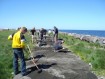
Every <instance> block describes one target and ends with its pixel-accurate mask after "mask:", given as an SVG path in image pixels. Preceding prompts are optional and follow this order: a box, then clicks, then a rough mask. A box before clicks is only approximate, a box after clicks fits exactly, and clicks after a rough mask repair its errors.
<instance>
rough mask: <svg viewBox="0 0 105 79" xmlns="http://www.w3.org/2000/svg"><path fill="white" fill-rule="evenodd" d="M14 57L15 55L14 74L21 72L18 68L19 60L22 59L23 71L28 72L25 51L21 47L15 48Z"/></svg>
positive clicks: (23, 72)
mask: <svg viewBox="0 0 105 79" xmlns="http://www.w3.org/2000/svg"><path fill="white" fill-rule="evenodd" d="M13 53H14V57H13V68H14V74H15V75H16V74H18V73H19V69H18V60H19V59H20V60H21V73H22V74H25V73H26V63H25V59H24V53H23V50H22V49H21V48H15V49H13Z"/></svg>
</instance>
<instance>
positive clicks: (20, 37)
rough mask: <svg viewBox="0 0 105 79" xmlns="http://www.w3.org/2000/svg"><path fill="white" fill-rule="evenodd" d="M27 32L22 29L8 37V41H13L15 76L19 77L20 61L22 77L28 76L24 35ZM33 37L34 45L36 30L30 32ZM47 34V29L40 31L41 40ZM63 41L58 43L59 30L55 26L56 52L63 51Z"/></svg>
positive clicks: (25, 29) (24, 28)
mask: <svg viewBox="0 0 105 79" xmlns="http://www.w3.org/2000/svg"><path fill="white" fill-rule="evenodd" d="M26 32H27V28H26V27H21V28H19V29H18V31H17V32H15V33H13V34H11V35H9V36H8V40H12V48H13V68H14V74H15V75H17V74H18V73H19V67H18V60H19V59H20V60H21V74H22V76H25V75H27V74H28V72H27V70H26V63H25V58H24V53H23V49H24V48H25V36H24V34H25V33H26ZM30 32H31V35H32V43H33V38H34V35H35V32H36V30H35V28H33V29H31V30H30ZM44 33H45V29H43V28H42V29H41V30H40V39H41V40H42V39H43V35H44ZM61 44H62V41H58V29H57V28H56V27H55V26H54V48H55V49H56V50H58V49H61V48H62V46H61Z"/></svg>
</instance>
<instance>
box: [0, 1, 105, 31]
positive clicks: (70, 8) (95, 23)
mask: <svg viewBox="0 0 105 79" xmlns="http://www.w3.org/2000/svg"><path fill="white" fill-rule="evenodd" d="M22 26H26V27H27V28H29V29H31V28H33V27H35V28H36V29H40V28H45V29H53V27H54V26H56V27H57V28H58V29H68V30H105V0H0V28H13V29H14V28H15V29H16V28H18V27H22Z"/></svg>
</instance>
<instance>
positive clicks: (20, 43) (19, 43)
mask: <svg viewBox="0 0 105 79" xmlns="http://www.w3.org/2000/svg"><path fill="white" fill-rule="evenodd" d="M8 40H12V48H24V47H25V37H24V35H23V34H22V33H21V32H20V31H18V32H16V33H14V34H12V35H10V36H8Z"/></svg>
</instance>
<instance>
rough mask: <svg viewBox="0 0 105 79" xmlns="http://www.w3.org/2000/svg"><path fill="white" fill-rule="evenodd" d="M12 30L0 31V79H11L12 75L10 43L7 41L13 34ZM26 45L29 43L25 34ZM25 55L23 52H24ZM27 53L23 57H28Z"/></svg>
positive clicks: (28, 37) (28, 38)
mask: <svg viewBox="0 0 105 79" xmlns="http://www.w3.org/2000/svg"><path fill="white" fill-rule="evenodd" d="M14 32H15V31H14V30H10V31H8V30H7V31H0V79H12V78H13V75H12V74H11V73H12V72H13V64H12V63H13V51H12V47H11V43H12V42H11V41H9V40H8V39H7V38H8V35H10V34H12V33H14ZM25 37H26V39H27V43H28V44H29V45H30V46H32V45H31V43H30V40H31V39H30V36H29V35H27V34H26V36H25ZM24 53H25V52H24ZM28 55H29V54H28V53H25V57H28Z"/></svg>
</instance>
